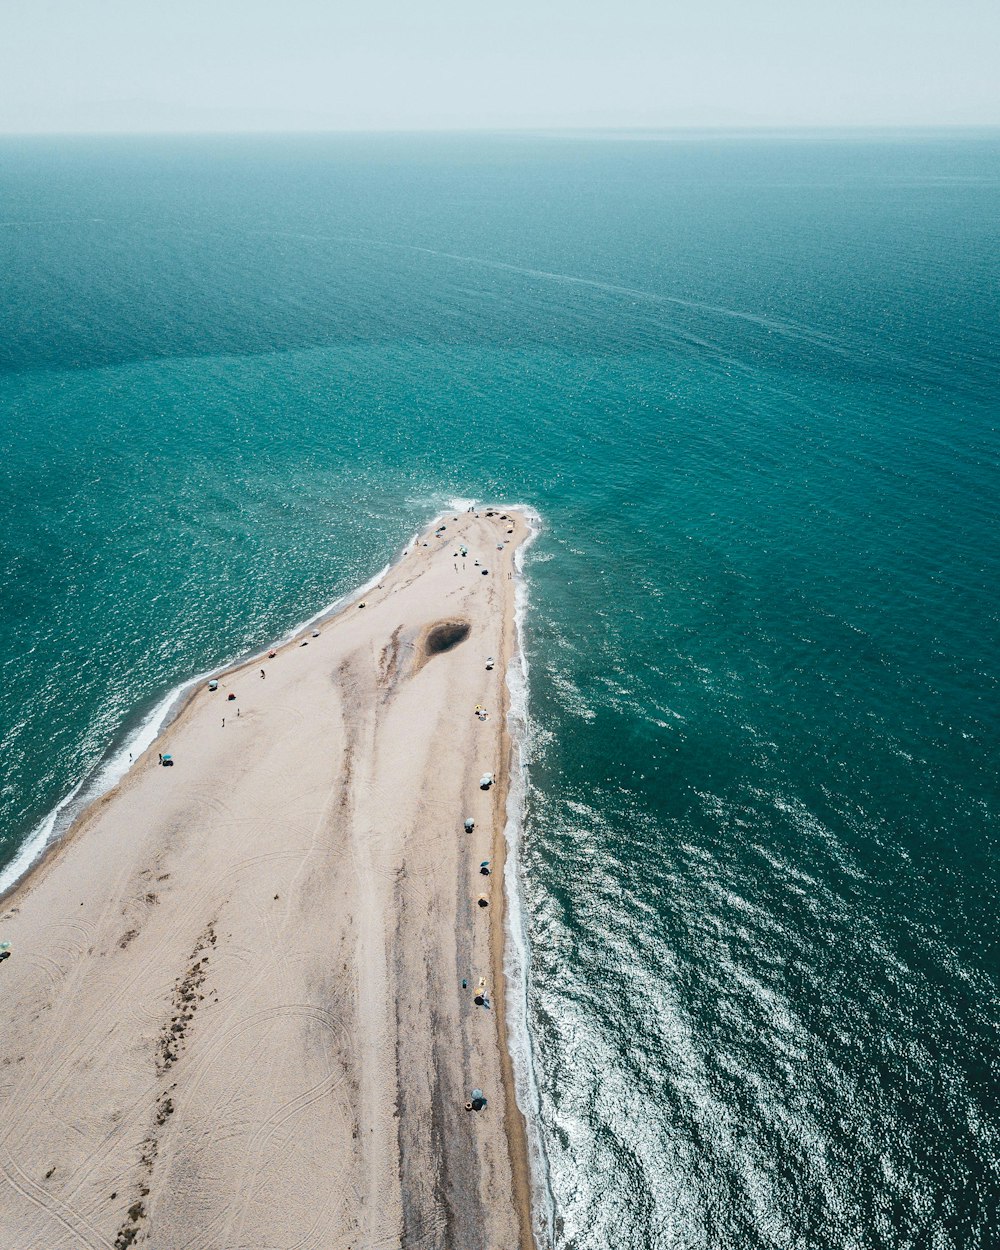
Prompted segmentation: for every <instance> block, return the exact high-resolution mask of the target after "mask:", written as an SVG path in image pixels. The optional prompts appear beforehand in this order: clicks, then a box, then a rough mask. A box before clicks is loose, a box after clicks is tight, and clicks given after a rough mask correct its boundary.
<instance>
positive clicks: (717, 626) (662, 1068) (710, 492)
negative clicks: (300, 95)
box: [0, 133, 1000, 1250]
mask: <svg viewBox="0 0 1000 1250" xmlns="http://www.w3.org/2000/svg"><path fill="white" fill-rule="evenodd" d="M998 254H1000V137H998V136H997V135H995V134H986V133H984V134H979V135H975V134H957V133H956V134H939V135H933V134H932V135H924V136H900V135H895V136H893V135H885V136H878V135H870V136H865V137H863V138H858V137H851V136H843V135H841V136H837V135H816V136H799V137H791V136H780V135H771V136H765V135H760V136H752V137H744V138H739V139H722V138H718V139H713V138H711V137H705V136H702V137H700V138H689V139H678V140H671V141H658V140H644V141H616V140H613V139H599V138H592V139H566V138H559V137H547V138H523V137H503V136H494V137H479V138H475V139H472V138H452V137H425V138H413V137H411V138H391V137H385V138H371V137H366V138H361V137H357V138H350V137H344V138H336V139H295V140H292V139H267V140H263V139H245V140H232V139H227V140H223V139H205V140H197V141H196V140H184V141H181V140H170V139H163V140H157V141H155V142H153V141H138V140H124V139H121V140H104V141H100V142H97V141H84V140H75V141H68V140H61V141H60V140H49V141H30V142H29V141H14V140H4V141H3V142H2V144H0V371H2V372H0V413H2V421H3V428H4V455H3V457H2V460H0V502H2V509H3V511H2V515H3V521H4V524H3V527H2V531H0V595H2V600H0V602H2V607H3V611H2V616H0V630H2V636H0V644H2V645H0V656H2V659H0V664H2V679H3V680H2V686H0V729H2V733H3V761H4V769H3V777H2V788H0V804H2V806H0V863H2V862H4V861H6V860H9V859H10V858H11V857H12V856H13V855H14V854H15V853H16V850H17V848H18V847H19V846H20V845H22V844H23V843H24V841H25V839H26V838H27V837H28V836H29V835H30V834H31V831H32V830H33V829H35V828H36V827H37V826H38V825H39V822H41V821H42V820H43V819H44V817H45V815H46V813H48V812H50V811H51V810H52V808H53V806H54V805H55V804H56V803H57V802H58V801H59V800H60V799H62V798H63V797H64V796H65V795H66V794H67V793H68V792H69V791H70V790H71V789H72V788H73V786H74V785H76V784H77V782H78V781H80V780H81V778H83V777H85V776H87V775H88V774H90V773H91V772H92V771H93V770H94V768H95V767H97V765H98V764H99V763H100V761H101V760H102V759H104V758H106V757H107V756H108V754H109V753H113V752H114V751H115V749H116V747H118V746H120V745H121V743H122V742H124V741H125V740H126V738H127V736H128V734H129V733H130V732H131V731H133V730H134V728H135V726H136V725H138V724H139V723H140V722H141V721H142V720H143V718H144V717H145V716H146V715H148V713H149V712H150V710H151V709H152V708H153V707H154V706H155V705H156V704H157V703H158V701H160V700H161V699H162V698H163V697H164V695H165V694H166V693H167V692H169V691H170V690H171V689H173V688H174V687H176V685H177V684H178V683H179V682H181V681H183V680H185V679H186V678H189V677H191V676H193V675H195V674H197V673H199V672H201V671H204V670H205V669H207V668H209V667H211V666H213V665H217V664H219V663H222V662H224V661H225V660H227V659H229V658H231V657H233V656H234V655H237V654H239V653H241V652H242V651H245V650H246V649H248V648H251V647H253V646H256V645H260V644H262V643H264V642H267V641H269V640H270V639H272V638H273V637H276V636H277V635H279V634H281V633H283V632H284V631H285V630H287V629H288V628H289V627H291V626H292V625H294V624H295V623H296V622H298V621H300V620H302V619H304V618H305V617H307V616H309V615H310V614H311V613H313V612H315V611H317V610H318V609H319V608H321V607H322V606H323V605H325V604H326V603H328V602H330V601H331V600H333V599H334V598H335V597H336V596H337V595H338V594H340V593H343V592H344V591H347V590H349V589H350V588H351V587H352V586H354V585H356V584H358V583H360V582H362V581H364V580H365V579H366V578H368V577H369V576H371V575H372V574H373V573H374V572H375V571H376V570H377V569H378V568H379V567H381V566H382V565H383V564H384V563H385V562H386V561H387V560H389V559H391V558H392V556H393V555H394V554H395V552H396V550H397V549H398V548H399V547H400V546H401V545H402V544H403V543H405V541H406V539H407V538H408V536H409V535H410V534H411V533H412V532H413V530H414V529H415V528H416V527H417V525H418V524H421V523H423V522H424V521H425V520H426V519H427V518H428V517H429V516H431V515H433V514H434V513H435V512H436V511H437V510H438V509H439V508H440V507H442V506H443V505H444V503H445V501H447V500H448V499H450V498H452V497H454V496H465V497H476V498H496V499H500V500H508V501H509V500H512V499H517V500H522V501H526V502H529V503H530V504H532V505H533V506H534V507H536V508H537V509H538V510H539V512H540V514H541V516H542V519H543V523H544V529H543V532H542V534H541V536H540V537H539V538H538V540H537V542H536V543H535V545H534V547H533V548H532V551H531V553H530V557H529V560H528V577H529V581H530V604H531V606H530V611H529V614H528V620H527V627H526V647H527V654H528V659H529V662H530V671H531V679H530V700H529V709H530V718H531V721H530V731H529V736H528V742H527V750H528V755H529V762H530V788H529V793H528V799H527V810H526V813H525V828H524V840H523V848H522V855H523V862H522V876H523V891H524V896H525V904H526V915H527V918H528V919H527V926H528V936H529V939H530V943H531V962H530V986H529V995H528V1019H529V1023H530V1028H531V1035H532V1039H533V1050H534V1057H535V1068H536V1074H537V1078H538V1085H539V1091H540V1116H539V1125H540V1131H541V1134H542V1138H543V1140H544V1143H545V1147H546V1152H547V1156H548V1164H549V1167H548V1173H549V1175H548V1184H549V1185H550V1187H551V1193H552V1201H553V1210H554V1235H555V1240H556V1242H557V1244H558V1245H559V1246H561V1247H565V1248H566V1250H570V1248H572V1250H597V1248H598V1247H602V1248H603V1247H607V1246H614V1247H629V1248H632V1247H635V1248H636V1250H638V1248H640V1247H641V1248H645V1247H657V1248H659V1247H684V1248H691V1250H724V1248H727V1247H750V1248H754V1250H756V1248H760V1250H764V1248H771V1247H782V1248H784V1247H795V1248H802V1250H813V1248H823V1250H825V1248H827V1247H829V1248H831V1250H834V1248H836V1250H843V1248H849V1247H858V1250H862V1248H863V1250H872V1248H875V1247H885V1248H886V1250H888V1248H890V1247H892V1248H893V1250H895V1248H898V1247H914V1248H916V1247H920V1248H923V1247H926V1248H928V1250H950V1248H952V1247H954V1248H956V1250H958V1248H961V1250H968V1248H970V1247H984V1248H985V1247H989V1246H992V1245H995V1244H996V1240H995V1239H996V1236H997V1232H996V1230H997V1227H998V1224H1000V1179H998V1139H1000V1130H998V1127H997V1124H998V1121H997V1112H998V1105H997V1104H998V1098H997V1088H998V1085H997V1075H998V1074H997V1060H996V1037H997V1026H998V1023H1000V1020H998V1016H1000V1009H998V995H997V989H998V984H997V982H998V958H997V956H998V948H997V936H996V934H997V919H998V905H997V904H998V874H997V869H996V850H997V832H996V830H997V823H996V822H997V810H998V786H997V778H996V769H997V756H996V743H997V731H998V728H1000V726H998V719H1000V717H998V710H997V707H998V705H997V687H998V677H1000V663H998V655H1000V621H998V602H997V589H996V588H997V585H998V572H1000V569H998V565H1000V550H998V538H997V533H998V530H997V500H998V499H1000V480H998V478H1000V474H998V455H997V437H996V414H997V400H996V396H997V384H998V380H1000V379H998V372H1000V370H998V354H997V341H998V339H997V330H998V303H1000V289H998V284H997V277H996V272H997V271H996V257H997V255H998Z"/></svg>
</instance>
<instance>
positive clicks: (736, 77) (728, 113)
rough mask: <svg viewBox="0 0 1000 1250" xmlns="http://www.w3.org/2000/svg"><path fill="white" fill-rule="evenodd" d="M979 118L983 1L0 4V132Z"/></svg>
mask: <svg viewBox="0 0 1000 1250" xmlns="http://www.w3.org/2000/svg"><path fill="white" fill-rule="evenodd" d="M998 123H1000V0H824V2H820V0H685V2H684V3H680V2H679V0H658V2H657V0H532V2H529V0H506V2H504V0H491V2H489V3H487V2H486V0H462V2H461V3H458V2H457V0H419V2H414V0H408V2H406V3H404V2H403V0H360V2H359V0H355V2H354V3H347V2H346V0H325V2H324V0H198V2H197V3H195V2H194V0H0V131H53V130H54V131H67V130H70V131H78V130H83V131H107V130H111V131H119V130H134V131H147V130H290V129H295V130H299V129H303V130H317V129H426V128H434V129H438V128H444V129H455V128H459V129H464V128H476V129H478V128H484V127H486V128H510V127H536V126H537V127H568V126H582V127H588V128H589V127H597V126H615V127H635V126H678V125H679V126H703V125H707V126H712V125H723V126H732V125H779V126H786V125H793V126H794V125H855V124H861V125H935V124H948V125H956V124H957V125H964V124H972V125H975V124H998Z"/></svg>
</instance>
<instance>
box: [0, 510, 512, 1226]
mask: <svg viewBox="0 0 1000 1250" xmlns="http://www.w3.org/2000/svg"><path fill="white" fill-rule="evenodd" d="M508 515H509V516H512V517H513V516H514V514H512V513H508ZM445 524H446V525H447V530H446V533H445V534H444V535H443V536H442V537H441V538H435V537H434V536H433V534H432V533H431V532H430V531H429V532H427V533H425V534H423V535H422V536H421V541H420V544H418V545H417V546H416V547H415V548H414V549H413V550H412V551H411V552H410V553H409V554H408V555H407V556H406V557H404V558H403V560H402V561H401V562H400V563H399V564H398V565H396V566H395V567H394V568H393V569H392V570H391V571H390V572H389V573H388V574H387V575H386V577H385V579H384V581H383V584H382V586H381V588H379V589H377V590H373V591H371V592H370V593H368V594H367V595H366V596H365V604H366V606H365V607H364V609H360V608H358V607H357V606H354V605H352V606H349V607H348V608H346V609H345V610H344V611H343V612H341V613H340V614H339V615H338V616H337V617H336V618H334V619H333V620H331V621H328V622H326V623H324V624H323V625H322V626H321V627H320V628H321V635H320V637H319V638H312V637H311V630H307V631H306V632H305V634H304V635H303V636H302V639H300V640H296V641H294V642H292V643H290V644H288V645H287V646H286V647H285V648H283V649H282V650H281V651H279V653H278V655H277V656H276V657H275V658H274V659H273V660H264V661H262V662H261V663H262V664H263V666H264V669H265V672H266V678H265V679H262V678H261V676H260V667H261V664H259V663H253V664H249V665H246V666H244V667H243V668H242V669H239V670H236V671H234V672H232V673H231V674H228V675H227V676H225V677H224V678H223V679H222V680H221V681H220V685H219V690H218V691H217V692H216V693H214V694H213V693H209V692H208V691H207V690H201V691H199V692H198V693H197V694H196V695H195V697H194V698H193V699H192V700H191V702H190V704H189V705H188V707H187V708H186V709H185V710H184V712H183V713H182V714H181V716H180V717H178V719H177V720H176V721H175V722H174V723H173V724H172V725H171V726H170V727H169V728H168V729H167V730H166V731H165V732H164V734H163V735H162V736H161V738H160V739H159V740H158V741H157V742H156V743H155V744H154V746H153V748H152V749H151V751H150V752H148V753H147V755H146V756H145V757H144V758H143V759H142V760H141V761H139V763H138V765H137V766H136V767H135V768H134V769H133V770H132V771H131V772H130V773H129V775H128V776H127V777H126V779H125V780H124V781H123V782H122V784H121V785H120V786H119V787H118V788H117V789H116V790H115V791H113V792H112V793H111V794H110V795H108V796H106V797H105V798H104V799H102V800H100V801H99V802H97V803H96V804H95V805H94V806H93V807H92V808H91V809H90V810H89V811H88V812H87V813H85V814H84V816H83V817H82V819H81V820H80V821H79V822H78V823H77V826H76V828H75V829H74V831H73V832H72V834H71V836H69V837H68V838H67V839H66V840H64V842H63V843H62V844H61V846H60V847H59V848H58V849H57V850H56V851H55V852H54V853H53V854H51V855H50V856H49V857H48V859H47V860H46V861H45V862H44V863H43V864H42V865H41V866H40V867H39V868H38V869H37V870H36V871H35V872H34V873H32V874H31V876H30V877H29V878H28V879H27V881H26V882H25V883H24V884H22V886H21V887H20V888H19V889H18V890H17V891H16V892H15V893H14V894H13V895H12V896H11V897H10V898H8V899H7V900H6V902H5V903H4V905H3V910H2V917H0V930H2V936H3V937H4V938H5V939H8V940H10V942H11V949H12V956H11V958H9V959H8V960H6V961H5V962H3V963H0V992H2V1006H0V1023H2V1036H0V1246H2V1247H3V1248H4V1250H8V1248H9V1250H36V1248H39V1250H41V1248H42V1247H44V1248H45V1250H69V1248H71V1247H73V1248H75V1247H84V1246H86V1247H124V1246H127V1245H130V1244H133V1245H136V1246H138V1245H149V1246H152V1247H155V1248H156V1250H182V1248H183V1250H235V1248H237V1247H247V1248H263V1247H267V1248H275V1250H285V1248H287V1250H292V1248H293V1247H295V1248H298V1250H305V1248H306V1247H317V1248H320V1247H322V1248H323V1250H333V1248H338V1247H345V1248H346V1247H357V1248H359V1250H360V1248H361V1247H374V1246H406V1247H415V1246H420V1247H433V1246H441V1247H444V1246H449V1247H455V1248H456V1250H473V1248H474V1247H483V1248H487V1247H489V1248H495V1250H501V1248H502V1250H508V1248H510V1247H515V1246H519V1245H520V1246H528V1245H530V1233H529V1231H528V1214H527V1197H526V1195H527V1177H526V1165H525V1157H524V1142H523V1126H522V1124H521V1121H520V1116H519V1114H518V1112H517V1110H516V1107H515V1105H514V1101H513V1095H512V1092H511V1082H510V1070H509V1057H508V1056H507V1054H506V1050H505V1045H504V1038H505V1031H504V1026H503V1021H502V993H503V987H502V979H501V977H500V968H501V949H500V948H501V944H502V905H503V900H502V890H501V882H502V855H503V839H502V828H503V802H504V790H505V783H506V777H507V773H508V766H509V756H510V743H509V741H508V738H507V734H506V717H505V695H506V685H505V671H506V665H507V662H508V661H509V659H510V655H511V649H512V646H513V627H512V626H513V613H514V583H513V580H511V579H509V577H508V575H509V574H510V573H511V572H512V569H513V552H514V549H515V546H516V545H517V544H518V543H519V542H521V541H522V540H523V538H524V537H525V533H526V529H525V523H524V521H523V518H521V517H520V516H517V517H516V519H515V520H514V521H512V522H511V523H510V524H508V523H507V522H506V521H501V520H500V519H499V516H495V517H493V518H487V517H486V516H485V514H482V513H481V514H480V515H479V516H478V518H477V517H475V516H473V515H471V514H461V515H460V517H459V519H458V521H457V522H456V521H454V520H452V517H451V516H448V517H446V518H445ZM512 527H513V529H514V533H513V534H508V533H507V531H508V529H509V528H512ZM432 528H433V527H432ZM425 540H426V542H427V544H428V545H427V546H426V547H425V546H423V545H422V543H423V542H424V541H425ZM505 541H506V544H507V545H505V546H504V548H503V551H498V550H497V549H496V548H497V543H498V542H499V543H504V542H505ZM460 542H462V543H465V544H467V545H468V547H469V549H470V551H469V556H468V557H467V559H466V560H465V561H464V567H463V560H462V559H461V557H459V558H458V560H457V564H458V570H457V571H456V569H455V567H454V566H455V563H456V560H455V557H454V556H453V554H452V553H453V552H455V551H457V549H458V545H459V543H460ZM477 557H478V558H479V559H480V560H481V562H482V564H483V565H484V566H486V567H487V568H488V569H489V575H488V576H485V577H484V576H482V575H481V572H480V569H479V568H477V567H475V566H474V564H473V560H474V558H477ZM441 621H463V622H466V623H468V625H469V634H468V637H467V638H466V639H465V641H463V642H461V643H460V644H459V645H457V646H455V647H454V648H453V649H451V650H448V651H445V652H442V653H440V654H435V655H431V656H428V655H427V653H426V649H425V644H426V641H427V636H428V631H429V630H430V629H431V628H432V627H433V626H434V625H435V624H436V623H438V622H441ZM303 639H304V640H307V641H308V646H300V645H299V644H300V641H302V640H303ZM489 655H492V656H495V657H496V661H497V662H496V666H495V668H494V669H493V671H492V672H487V671H486V668H485V662H486V657H487V656H489ZM230 691H231V692H232V693H234V694H235V695H236V698H235V700H234V701H232V702H230V701H228V700H227V694H228V693H229V692H230ZM476 704H481V705H483V706H484V707H485V708H487V709H488V711H489V719H488V720H487V721H485V722H482V721H480V720H479V719H477V718H476V716H475V715H474V708H475V706H476ZM223 718H225V727H223V723H222V722H223ZM160 751H164V752H170V753H172V755H173V757H174V760H175V761H176V763H175V766H174V767H173V768H161V767H159V766H158V761H157V755H158V752H160ZM485 772H492V773H494V774H495V775H496V777H497V779H498V784H497V785H495V786H494V787H493V789H492V790H491V791H490V792H489V793H486V792H483V791H481V790H480V789H479V786H478V781H479V778H480V776H481V775H482V774H483V773H485ZM467 815H471V816H473V817H474V818H475V820H476V828H475V831H474V833H473V834H472V835H471V836H470V835H469V834H467V833H465V832H464V830H463V819H464V817H466V816H467ZM485 859H489V860H491V861H492V867H493V869H494V871H493V873H492V875H491V876H489V877H486V876H481V875H480V874H479V863H480V861H481V860H485ZM480 895H483V896H485V897H486V898H487V899H488V900H489V906H488V907H487V908H480V907H479V906H478V905H477V901H476V900H477V898H478V897H479V896H480ZM463 977H465V978H466V979H467V980H468V985H469V988H468V989H466V990H463V989H462V988H461V981H462V978H463ZM481 977H482V978H484V979H485V983H486V986H487V993H488V997H489V1001H490V1004H491V1006H490V1007H489V1008H485V1007H477V1006H475V1005H474V1003H473V995H474V993H475V990H476V987H477V986H478V984H479V981H480V978H481ZM474 1087H478V1088H480V1089H481V1090H482V1091H483V1092H484V1093H485V1095H486V1097H487V1099H488V1105H487V1107H486V1108H485V1109H484V1110H482V1111H480V1112H478V1113H477V1112H475V1111H471V1112H470V1111H466V1110H465V1103H466V1102H467V1100H468V1099H469V1097H470V1095H471V1091H472V1089H473V1088H474Z"/></svg>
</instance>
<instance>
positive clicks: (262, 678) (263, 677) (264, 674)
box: [260, 669, 267, 681]
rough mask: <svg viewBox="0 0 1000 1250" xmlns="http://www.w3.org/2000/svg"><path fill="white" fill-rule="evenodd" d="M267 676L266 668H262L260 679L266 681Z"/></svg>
mask: <svg viewBox="0 0 1000 1250" xmlns="http://www.w3.org/2000/svg"><path fill="white" fill-rule="evenodd" d="M266 677H267V673H265V672H264V670H263V669H261V670H260V679H261V681H264V679H265V678H266Z"/></svg>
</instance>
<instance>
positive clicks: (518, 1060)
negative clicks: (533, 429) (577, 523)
mask: <svg viewBox="0 0 1000 1250" xmlns="http://www.w3.org/2000/svg"><path fill="white" fill-rule="evenodd" d="M509 506H510V507H511V508H516V509H518V511H520V512H523V513H524V515H525V517H526V519H527V521H528V537H527V539H526V540H525V542H524V543H523V544H522V545H521V547H520V548H519V549H518V550H517V552H516V553H515V556H514V567H515V571H516V575H517V582H516V585H515V588H514V604H515V607H514V621H515V654H514V655H513V656H512V657H511V664H510V666H509V667H508V669H507V690H508V692H509V695H510V712H509V714H508V723H509V726H510V732H511V739H512V741H513V744H514V749H513V752H512V755H511V773H510V785H509V788H508V790H507V821H506V824H505V826H504V840H505V841H506V844H507V859H506V864H505V867H504V889H505V890H506V894H507V933H506V938H507V942H506V948H505V951H504V975H505V976H506V979H507V1045H508V1049H509V1051H510V1056H511V1062H512V1065H513V1068H514V1089H515V1096H516V1098H517V1105H518V1107H519V1108H520V1110H521V1114H522V1115H523V1117H524V1122H525V1130H526V1134H527V1139H528V1159H529V1165H530V1168H531V1187H532V1194H531V1199H532V1201H531V1208H532V1224H533V1231H534V1236H535V1242H536V1244H537V1245H538V1246H539V1247H541V1248H542V1250H548V1247H551V1246H552V1245H553V1244H554V1241H555V1202H554V1199H553V1196H552V1185H551V1182H550V1179H549V1162H548V1156H547V1155H546V1152H545V1144H544V1142H543V1140H542V1135H541V1104H540V1099H539V1092H538V1083H537V1080H536V1077H535V1066H534V1058H533V1053H532V1040H531V1032H530V1030H529V1028H528V986H529V983H530V964H529V959H528V935H527V928H526V925H525V919H524V906H523V898H522V890H521V866H520V847H521V833H522V829H523V825H524V807H525V794H526V790H527V758H528V746H529V743H528V723H529V722H528V658H527V655H526V654H525V650H524V617H525V613H526V612H527V608H528V583H527V580H526V578H525V576H524V556H525V553H526V552H527V550H528V548H529V547H530V546H531V544H532V543H533V542H534V540H535V538H536V537H537V536H538V533H539V531H540V528H541V520H540V518H539V517H538V516H537V514H535V513H534V512H532V510H531V509H530V508H528V507H526V506H525V505H524V504H511V505H509Z"/></svg>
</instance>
